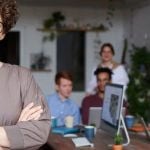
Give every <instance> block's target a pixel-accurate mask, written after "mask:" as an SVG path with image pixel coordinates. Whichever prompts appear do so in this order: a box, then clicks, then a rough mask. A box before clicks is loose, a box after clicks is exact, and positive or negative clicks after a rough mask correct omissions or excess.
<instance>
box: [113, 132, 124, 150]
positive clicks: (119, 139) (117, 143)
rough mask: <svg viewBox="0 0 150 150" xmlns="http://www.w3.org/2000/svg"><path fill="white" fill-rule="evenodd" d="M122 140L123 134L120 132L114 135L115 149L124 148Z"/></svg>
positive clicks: (120, 149) (121, 149)
mask: <svg viewBox="0 0 150 150" xmlns="http://www.w3.org/2000/svg"><path fill="white" fill-rule="evenodd" d="M122 142H123V138H122V135H121V134H120V133H117V134H116V135H115V137H114V145H113V150H123V146H122Z"/></svg>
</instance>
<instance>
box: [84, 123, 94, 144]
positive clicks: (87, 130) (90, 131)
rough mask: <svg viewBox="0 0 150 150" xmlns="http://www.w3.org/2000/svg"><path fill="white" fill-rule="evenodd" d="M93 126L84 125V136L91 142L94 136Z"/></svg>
mask: <svg viewBox="0 0 150 150" xmlns="http://www.w3.org/2000/svg"><path fill="white" fill-rule="evenodd" d="M94 132H95V127H93V126H85V137H86V138H87V139H88V140H89V141H90V142H92V140H93V138H94Z"/></svg>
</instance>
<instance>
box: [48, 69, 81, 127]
mask: <svg viewBox="0 0 150 150" xmlns="http://www.w3.org/2000/svg"><path fill="white" fill-rule="evenodd" d="M72 82H73V79H72V75H71V74H70V73H68V72H66V71H62V72H59V73H57V74H56V76H55V84H56V93H54V94H52V95H50V96H47V102H48V106H49V108H50V111H51V112H50V113H51V116H54V117H56V118H57V126H64V125H65V117H67V116H72V117H73V118H74V125H78V124H79V123H80V111H79V107H78V106H77V104H76V103H75V102H73V101H72V100H71V99H70V98H69V96H70V95H71V92H72Z"/></svg>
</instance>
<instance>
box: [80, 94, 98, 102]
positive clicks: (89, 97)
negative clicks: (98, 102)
mask: <svg viewBox="0 0 150 150" xmlns="http://www.w3.org/2000/svg"><path fill="white" fill-rule="evenodd" d="M96 98H97V94H92V95H88V96H86V97H84V98H83V102H82V103H88V102H90V101H92V100H93V99H96Z"/></svg>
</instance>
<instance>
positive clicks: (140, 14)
mask: <svg viewBox="0 0 150 150" xmlns="http://www.w3.org/2000/svg"><path fill="white" fill-rule="evenodd" d="M149 14H150V3H149V4H148V5H146V6H144V7H140V8H137V9H135V10H134V12H133V25H132V26H133V27H132V28H133V42H134V43H135V44H136V45H137V46H147V47H149V48H150V42H149V41H150V19H149Z"/></svg>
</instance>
